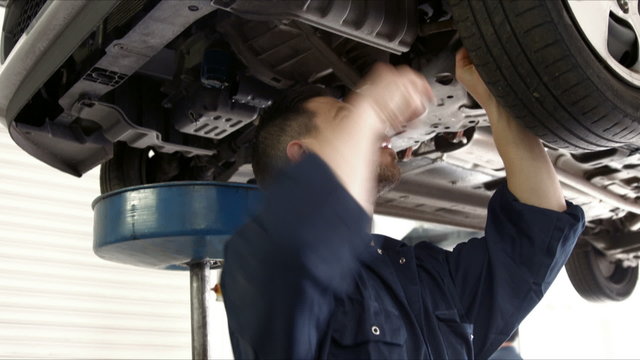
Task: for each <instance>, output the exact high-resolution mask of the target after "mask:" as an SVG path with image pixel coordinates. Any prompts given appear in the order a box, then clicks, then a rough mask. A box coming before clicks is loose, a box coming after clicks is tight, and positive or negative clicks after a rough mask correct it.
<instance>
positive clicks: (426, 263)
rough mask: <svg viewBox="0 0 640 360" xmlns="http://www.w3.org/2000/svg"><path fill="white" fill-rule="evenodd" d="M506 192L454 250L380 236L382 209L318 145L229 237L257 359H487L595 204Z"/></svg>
mask: <svg viewBox="0 0 640 360" xmlns="http://www.w3.org/2000/svg"><path fill="white" fill-rule="evenodd" d="M567 206H568V209H567V210H566V211H565V212H556V211H551V210H547V209H542V208H537V207H534V206H529V205H525V204H522V203H520V202H519V201H518V200H517V199H516V198H515V197H514V195H512V194H511V193H510V192H509V190H508V189H507V188H506V186H503V187H501V188H499V189H498V190H497V191H496V193H495V194H494V195H493V197H492V199H491V201H490V204H489V209H488V219H487V224H486V233H485V237H483V238H479V239H471V240H469V241H468V242H466V243H462V244H460V245H458V246H457V247H456V248H455V249H454V250H453V251H446V250H442V249H440V248H438V247H436V246H434V245H432V244H429V243H427V242H423V243H419V244H417V245H415V246H408V245H406V244H404V243H402V242H400V241H397V240H394V239H391V238H388V237H384V236H377V235H371V234H370V224H371V218H370V217H369V216H368V215H367V214H366V212H365V211H364V210H363V209H362V207H360V206H359V204H358V203H357V202H356V201H355V200H354V199H353V197H351V195H350V194H349V193H347V191H346V190H345V189H344V187H343V186H342V185H341V184H340V183H339V182H338V180H337V179H336V178H335V176H334V175H333V173H332V172H331V170H330V169H329V168H328V166H327V165H326V164H325V163H324V162H323V161H322V160H321V159H320V158H319V157H318V156H316V155H313V154H311V155H307V156H306V157H305V159H303V160H302V161H301V162H299V163H298V164H296V165H294V166H292V167H290V168H288V169H287V170H285V171H283V172H282V173H281V174H280V175H279V177H278V178H277V180H275V181H274V182H273V184H272V185H271V187H270V188H269V189H268V191H267V193H266V203H265V206H264V208H263V209H262V210H261V212H260V213H259V214H258V215H257V216H255V217H254V218H253V219H252V220H251V221H249V222H248V223H247V224H246V225H245V226H244V227H243V228H241V230H239V231H238V232H237V233H236V234H235V235H234V236H233V237H232V239H231V240H230V241H229V242H228V243H227V245H226V249H225V268H224V271H223V274H222V291H223V294H224V298H225V306H226V310H227V316H228V321H229V331H230V336H231V343H232V346H233V351H234V354H235V356H236V358H238V359H247V358H258V359H265V358H282V359H284V358H286V359H300V358H322V359H324V358H331V359H333V358H345V359H357V358H379V359H404V358H408V359H444V358H452V359H463V358H469V359H471V358H479V359H486V358H488V357H489V356H490V355H491V354H492V353H493V352H494V351H495V350H496V349H497V348H498V347H499V346H500V344H502V342H503V341H505V340H506V339H507V338H508V337H509V336H510V335H511V332H512V331H513V330H514V329H515V328H516V327H517V326H518V324H519V323H520V321H522V319H524V317H525V316H526V315H527V314H528V313H529V312H530V311H531V309H533V307H534V306H535V305H536V304H537V303H538V302H539V301H540V299H541V298H542V296H543V294H544V293H545V291H546V290H547V289H548V288H549V286H550V285H551V282H552V281H553V280H554V278H555V277H556V275H557V274H558V272H559V271H560V269H561V268H562V266H563V264H564V263H565V261H566V260H567V258H568V256H569V254H570V252H571V250H572V248H573V246H574V244H575V242H576V239H577V238H578V235H579V234H580V232H581V231H582V230H583V227H584V214H583V212H582V209H580V208H579V207H578V206H575V205H573V204H571V203H567Z"/></svg>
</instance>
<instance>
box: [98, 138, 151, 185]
mask: <svg viewBox="0 0 640 360" xmlns="http://www.w3.org/2000/svg"><path fill="white" fill-rule="evenodd" d="M146 154H148V152H145V151H144V150H142V149H136V148H132V147H129V146H127V145H126V144H122V143H117V144H115V145H114V147H113V157H112V158H111V159H110V160H109V161H107V162H105V163H103V164H102V166H101V167H100V192H101V193H103V194H105V193H108V192H111V191H115V190H118V189H122V188H125V187H129V186H136V185H142V184H146V183H147V166H146V165H147V161H146V160H147V159H146V158H145V157H146Z"/></svg>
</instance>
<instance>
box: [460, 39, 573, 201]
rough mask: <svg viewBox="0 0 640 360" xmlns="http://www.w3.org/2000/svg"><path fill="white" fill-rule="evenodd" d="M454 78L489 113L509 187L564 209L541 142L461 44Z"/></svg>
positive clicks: (518, 194) (523, 198) (525, 198)
mask: <svg viewBox="0 0 640 360" xmlns="http://www.w3.org/2000/svg"><path fill="white" fill-rule="evenodd" d="M456 78H457V79H458V81H460V83H461V84H462V85H464V87H465V88H466V89H467V91H468V92H469V93H470V94H471V95H472V96H473V97H474V98H475V99H476V101H477V102H478V103H479V104H480V106H482V107H483V108H484V109H485V111H486V112H487V115H488V116H489V121H490V122H491V129H492V132H493V140H494V142H495V144H496V147H497V148H498V153H499V154H500V157H501V158H502V161H503V162H504V167H505V171H506V173H507V184H508V186H509V190H510V191H511V192H512V193H513V194H514V195H515V196H516V197H517V198H518V200H520V202H522V203H525V204H529V205H534V206H538V207H542V208H546V209H551V210H556V211H564V210H566V208H567V207H566V204H565V201H564V196H563V194H562V187H561V186H560V182H559V181H558V176H557V175H556V173H555V169H554V168H553V165H552V164H551V161H550V160H549V157H548V156H547V153H546V151H545V149H544V147H543V146H542V143H541V142H540V140H539V139H538V138H537V137H536V136H535V135H534V134H532V133H531V132H530V131H529V130H527V129H526V128H525V127H524V126H523V125H522V124H521V123H520V122H518V121H516V120H515V119H514V118H513V117H511V115H509V113H507V111H506V110H505V109H504V108H503V107H502V106H500V105H499V104H498V102H497V101H496V99H495V97H494V96H493V95H492V94H491V92H490V91H489V89H488V88H487V86H486V85H485V83H484V81H482V79H481V78H480V75H479V74H478V71H477V70H476V68H475V66H474V65H473V62H472V61H471V58H470V57H469V53H468V52H467V50H466V49H464V48H463V49H460V50H459V51H458V53H457V54H456Z"/></svg>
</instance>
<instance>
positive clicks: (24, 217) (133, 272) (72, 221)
mask: <svg viewBox="0 0 640 360" xmlns="http://www.w3.org/2000/svg"><path fill="white" fill-rule="evenodd" d="M98 195H99V182H98V171H96V170H94V171H92V172H90V173H88V174H86V175H85V176H84V177H83V178H81V179H78V178H75V177H73V176H71V175H67V174H64V173H62V172H60V171H58V170H55V169H53V168H51V167H49V166H47V165H45V164H43V163H41V162H39V161H38V160H36V159H34V158H32V157H31V156H29V155H28V154H26V153H25V152H24V151H22V150H21V149H20V148H19V147H18V146H17V145H15V144H14V142H13V141H12V140H11V138H10V137H9V135H8V133H7V130H6V129H5V128H4V127H3V126H0V358H12V359H15V358H38V357H46V358H86V359H89V358H122V359H125V358H126V359H133V358H144V359H162V358H164V359H185V358H190V357H191V347H190V341H191V338H190V321H189V283H188V279H189V276H188V273H186V272H171V271H161V270H149V269H143V268H136V267H131V266H125V265H119V264H115V263H110V262H106V261H104V260H101V259H99V258H98V257H97V256H95V255H94V254H93V250H92V226H93V212H92V211H91V207H90V204H91V201H93V199H94V198H95V197H96V196H98ZM213 316H214V319H215V320H216V324H215V327H214V329H212V330H213V332H214V339H216V344H215V346H214V349H213V356H214V357H215V358H231V356H232V355H231V349H230V345H229V343H228V333H227V325H226V318H225V315H224V309H223V304H222V303H215V304H214V309H213Z"/></svg>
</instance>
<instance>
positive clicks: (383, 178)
mask: <svg viewBox="0 0 640 360" xmlns="http://www.w3.org/2000/svg"><path fill="white" fill-rule="evenodd" d="M385 155H386V154H384V150H383V151H382V152H381V154H380V156H385ZM395 155H396V154H395V153H393V155H392V156H393V159H392V161H385V160H387V159H381V161H380V164H379V165H378V196H380V195H382V194H383V193H385V192H387V191H389V190H390V189H391V188H393V187H394V186H395V185H396V184H397V183H398V182H399V181H400V175H401V172H400V167H399V166H398V164H397V160H396V157H395ZM387 156H388V155H387Z"/></svg>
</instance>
